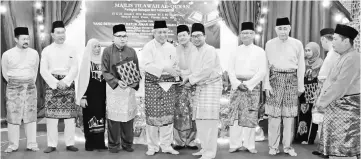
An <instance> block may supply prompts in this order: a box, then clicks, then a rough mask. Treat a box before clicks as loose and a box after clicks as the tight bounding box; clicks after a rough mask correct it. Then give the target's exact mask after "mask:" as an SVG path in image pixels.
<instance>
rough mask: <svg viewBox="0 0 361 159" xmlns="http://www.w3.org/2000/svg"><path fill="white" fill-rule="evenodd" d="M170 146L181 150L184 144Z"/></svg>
mask: <svg viewBox="0 0 361 159" xmlns="http://www.w3.org/2000/svg"><path fill="white" fill-rule="evenodd" d="M172 147H173V149H174V150H181V149H184V148H185V146H179V145H172Z"/></svg>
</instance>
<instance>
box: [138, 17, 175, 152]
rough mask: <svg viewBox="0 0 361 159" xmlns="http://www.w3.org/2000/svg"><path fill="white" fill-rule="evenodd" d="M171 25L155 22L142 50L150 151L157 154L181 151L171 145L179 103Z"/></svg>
mask: <svg viewBox="0 0 361 159" xmlns="http://www.w3.org/2000/svg"><path fill="white" fill-rule="evenodd" d="M168 31H169V30H168V28H167V24H166V22H165V21H155V22H154V30H153V35H154V39H153V40H151V41H149V42H148V43H147V44H145V46H144V48H143V50H142V66H144V70H145V118H146V123H147V126H146V134H147V144H148V151H147V153H146V154H147V155H150V156H151V155H154V154H155V153H156V152H158V151H159V148H161V149H162V152H164V153H171V154H174V155H177V154H179V152H178V151H176V150H174V149H173V148H172V146H171V144H172V141H173V120H174V110H175V109H174V107H175V103H176V98H177V97H176V90H175V87H176V86H175V85H174V84H175V82H177V80H179V75H180V71H178V70H177V69H176V68H177V67H176V66H177V63H178V62H177V61H178V58H177V54H176V49H175V47H174V46H173V45H172V44H170V43H169V42H167V37H168Z"/></svg>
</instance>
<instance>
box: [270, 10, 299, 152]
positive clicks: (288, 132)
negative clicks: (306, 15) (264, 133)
mask: <svg viewBox="0 0 361 159" xmlns="http://www.w3.org/2000/svg"><path fill="white" fill-rule="evenodd" d="M290 30H291V24H290V21H289V20H288V18H287V17H285V18H278V19H277V21H276V27H275V31H276V33H277V36H278V37H276V38H273V39H271V40H269V41H268V42H267V43H266V49H265V50H266V55H267V59H268V65H269V66H268V68H269V71H267V72H268V73H269V75H266V78H265V82H264V83H265V87H264V89H265V90H266V96H267V101H266V114H268V116H269V118H268V139H269V140H268V146H269V154H270V155H276V154H277V153H279V150H278V147H279V143H280V138H281V134H280V133H281V132H280V131H281V121H283V150H284V152H285V153H287V154H289V155H290V156H297V153H296V152H295V150H294V149H293V148H292V147H291V142H292V139H293V134H294V133H293V131H294V128H293V125H294V118H295V117H296V116H297V114H298V96H300V95H301V94H302V92H304V90H305V88H304V81H303V80H304V79H303V78H304V74H305V60H304V51H303V45H302V43H301V41H299V40H297V39H295V38H292V37H289V33H290Z"/></svg>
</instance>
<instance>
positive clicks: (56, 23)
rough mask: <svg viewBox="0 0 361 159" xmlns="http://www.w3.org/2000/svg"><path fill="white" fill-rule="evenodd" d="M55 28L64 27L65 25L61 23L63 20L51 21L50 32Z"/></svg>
mask: <svg viewBox="0 0 361 159" xmlns="http://www.w3.org/2000/svg"><path fill="white" fill-rule="evenodd" d="M55 28H65V25H64V23H63V21H55V22H53V25H52V28H51V32H52V33H53V32H54V29H55Z"/></svg>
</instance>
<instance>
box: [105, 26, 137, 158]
mask: <svg viewBox="0 0 361 159" xmlns="http://www.w3.org/2000/svg"><path fill="white" fill-rule="evenodd" d="M113 37H114V43H113V44H112V45H111V46H109V47H107V48H105V49H104V52H103V57H102V72H103V76H104V79H105V81H106V82H107V85H106V96H107V97H106V114H107V120H108V121H107V122H108V147H109V151H110V152H112V153H118V152H119V151H120V145H121V146H122V148H123V150H125V151H128V152H133V151H134V150H133V148H132V145H133V139H134V131H133V122H134V117H135V114H136V111H137V110H136V108H137V105H136V100H135V90H138V88H139V81H140V78H141V76H140V73H139V64H138V57H137V54H136V52H135V50H134V49H133V48H131V47H129V46H127V42H128V36H127V32H126V28H125V26H124V25H123V24H119V25H115V26H114V27H113ZM120 140H121V142H120Z"/></svg>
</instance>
